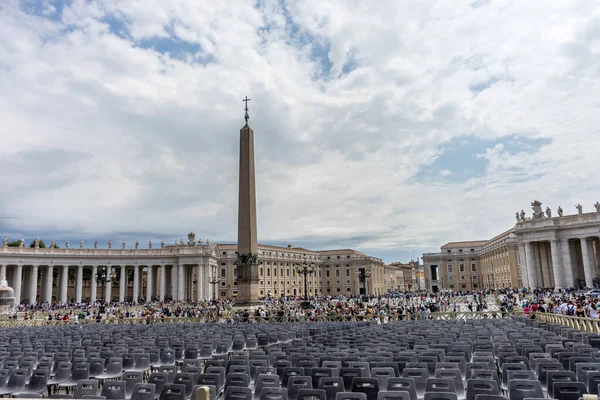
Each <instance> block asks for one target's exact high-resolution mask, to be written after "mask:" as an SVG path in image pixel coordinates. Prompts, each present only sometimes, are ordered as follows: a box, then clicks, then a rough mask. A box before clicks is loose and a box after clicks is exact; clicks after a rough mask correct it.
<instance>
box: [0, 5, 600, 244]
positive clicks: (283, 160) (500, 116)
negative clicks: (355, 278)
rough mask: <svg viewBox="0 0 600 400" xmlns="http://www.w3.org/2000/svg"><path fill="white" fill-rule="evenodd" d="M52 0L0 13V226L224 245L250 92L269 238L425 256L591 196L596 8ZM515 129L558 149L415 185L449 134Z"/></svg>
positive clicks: (264, 229) (599, 41)
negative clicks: (174, 51)
mask: <svg viewBox="0 0 600 400" xmlns="http://www.w3.org/2000/svg"><path fill="white" fill-rule="evenodd" d="M46 5H47V7H40V8H39V12H38V13H37V14H38V15H33V14H34V11H32V10H33V9H34V8H32V7H25V5H24V4H18V3H17V2H16V1H11V2H7V3H5V5H0V71H1V72H0V118H1V119H2V121H3V123H2V125H1V126H0V141H1V143H2V146H1V148H0V166H2V170H3V174H2V177H1V178H0V187H1V188H2V194H3V195H2V196H0V209H1V210H2V211H1V212H0V214H1V215H0V218H7V219H0V224H1V225H0V233H3V232H5V233H6V234H17V233H22V232H24V234H26V233H30V232H55V231H59V230H60V231H61V232H66V233H63V234H64V235H72V236H71V237H70V239H71V240H74V239H77V237H78V236H90V237H93V236H110V235H112V236H114V237H113V239H114V240H117V239H118V238H117V237H116V236H117V235H118V234H119V232H140V235H144V234H145V232H147V233H148V235H149V234H150V233H151V234H157V235H158V234H160V235H163V236H164V237H165V238H173V239H174V238H179V237H180V236H181V234H182V232H188V231H190V230H195V231H196V232H197V234H198V235H200V236H202V237H207V236H208V237H211V238H214V239H215V240H234V239H235V237H236V234H235V231H236V216H237V205H236V203H237V189H236V179H237V144H238V133H237V132H238V129H239V127H240V125H241V124H242V121H243V120H242V117H243V110H242V103H241V98H242V97H243V96H244V95H249V96H250V97H251V98H252V101H251V102H250V109H251V111H250V114H251V118H252V119H251V125H252V126H253V128H254V129H255V131H256V139H255V141H256V144H255V145H256V151H257V173H258V176H257V185H258V202H259V217H260V220H259V236H260V238H261V239H262V240H263V241H285V242H291V243H294V241H301V240H303V241H307V242H311V243H319V242H320V241H321V242H323V243H337V244H339V245H340V246H345V245H352V246H354V247H357V248H359V249H361V248H368V249H383V250H386V251H390V250H398V251H399V250H402V249H409V248H410V249H420V250H433V249H435V247H437V246H439V245H441V244H442V243H443V242H445V241H449V240H461V239H481V238H487V237H491V236H493V235H495V234H497V233H499V232H500V231H501V230H503V229H506V228H508V227H509V226H510V224H511V223H512V215H513V214H514V211H516V210H517V209H521V208H526V207H527V205H528V204H529V203H528V201H529V200H527V201H525V202H524V201H523V199H533V198H534V197H535V198H539V199H540V200H542V201H544V202H545V204H546V203H550V204H549V205H551V206H552V207H553V208H556V206H557V205H558V204H559V203H562V204H576V203H579V202H581V203H582V204H585V203H586V202H587V203H589V204H590V207H591V204H592V203H593V202H594V201H596V200H597V199H598V198H600V194H599V193H598V189H597V185H595V182H597V173H598V166H599V164H598V162H597V155H596V152H597V151H596V150H595V149H597V148H598V147H600V135H599V134H598V133H599V132H598V126H600V117H599V115H600V114H599V113H598V112H597V110H598V107H599V106H600V98H598V96H597V93H598V92H599V89H600V88H599V87H598V86H599V84H598V82H600V80H599V79H598V78H599V75H600V71H599V70H598V69H597V68H596V65H597V61H598V57H599V54H600V31H599V30H598V28H597V27H598V20H599V18H600V6H598V4H597V2H595V1H591V0H590V1H573V2H560V1H547V2H539V3H536V2H512V1H508V0H502V1H500V0H498V1H490V2H485V3H481V4H479V6H478V7H472V6H471V5H470V4H469V3H466V2H465V3H462V4H457V3H456V2H452V1H442V2H422V1H407V2H396V1H389V2H388V1H378V2H355V3H352V4H351V5H350V4H349V3H345V2H330V1H319V2H315V1H312V0H310V1H308V0H306V1H294V2H284V3H283V4H282V3H280V2H278V1H274V0H273V1H267V0H265V1H262V2H260V3H259V7H255V6H254V2H250V1H248V2H236V3H235V7H232V6H231V3H227V2H189V1H188V2H185V1H176V2H164V1H159V0H144V1H136V2H131V1H127V0H106V1H98V2H87V1H83V0H73V1H72V2H71V4H70V5H69V6H67V7H64V8H61V7H60V6H59V2H53V3H52V5H50V4H49V3H48V4H46ZM55 9H56V11H54V10H55ZM57 13H60V15H59V18H58V19H51V18H48V17H47V16H48V15H51V14H52V15H56V14H57ZM111 21H112V22H111ZM109 22H111V23H113V22H114V23H118V24H121V25H122V26H123V28H122V29H123V30H124V31H123V32H120V34H115V32H112V31H111V28H110V25H109ZM157 38H162V39H169V40H172V41H173V43H179V44H195V45H198V46H199V48H200V50H199V54H195V55H193V54H190V57H188V58H174V57H172V56H169V55H168V54H161V53H160V52H158V51H157V50H155V48H152V47H150V48H148V47H147V46H146V45H145V44H146V42H152V41H153V40H156V39H157ZM315 44H318V48H316V47H314V46H315ZM315 49H325V50H324V51H321V53H319V52H318V51H316V52H315ZM199 60H211V62H209V63H208V64H203V63H200V62H198V61H199ZM349 62H351V63H353V65H354V69H353V70H351V71H350V72H347V73H345V72H344V70H343V69H344V66H345V65H347V64H348V63H349ZM327 63H331V69H330V70H329V71H325V74H322V72H323V68H324V66H326V65H327ZM474 88H477V90H475V89H474ZM514 134H519V135H521V136H522V137H528V138H540V137H544V138H549V139H551V140H552V143H551V144H549V145H547V146H543V147H541V148H540V149H537V151H526V152H525V151H523V152H510V151H507V150H506V149H504V148H503V147H501V146H496V147H494V148H490V149H488V150H487V151H485V152H483V153H482V154H483V158H484V159H485V160H486V161H487V162H488V168H487V170H486V173H485V176H484V177H480V178H473V179H471V180H468V181H466V182H464V183H443V182H445V180H444V179H442V178H444V177H447V176H450V175H452V176H454V175H456V174H453V171H452V170H451V168H446V169H444V170H442V171H440V174H439V175H440V182H438V183H435V182H434V183H428V184H423V183H419V182H415V180H414V177H415V175H416V174H417V173H418V172H419V170H420V169H421V168H422V167H424V166H426V165H429V164H431V162H432V160H434V159H435V158H436V157H439V155H440V152H441V150H440V148H441V147H442V145H443V144H444V143H446V142H448V141H449V140H451V139H452V138H455V137H458V136H467V135H476V136H479V137H484V138H487V139H499V140H500V139H501V138H503V137H505V136H512V135H514ZM534 150H536V149H534ZM3 221H9V222H3ZM466 221H469V222H468V223H467V222H466ZM31 235H32V236H39V235H35V234H33V233H32V234H31ZM338 238H339V240H337V239H338ZM140 239H144V238H142V237H141V236H140ZM317 247H318V246H317ZM372 252H374V253H375V255H377V254H376V253H377V251H376V250H374V251H372Z"/></svg>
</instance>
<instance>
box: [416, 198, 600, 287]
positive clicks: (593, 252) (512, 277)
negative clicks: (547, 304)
mask: <svg viewBox="0 0 600 400" xmlns="http://www.w3.org/2000/svg"><path fill="white" fill-rule="evenodd" d="M531 207H532V209H533V214H532V216H530V217H529V216H527V215H526V214H525V212H524V211H521V212H520V213H517V214H516V216H515V217H516V220H517V222H516V224H515V225H514V226H513V227H512V228H511V229H509V230H507V231H505V232H503V233H501V234H499V235H498V236H496V237H494V238H492V239H490V240H485V241H476V242H456V243H457V244H459V250H460V249H461V247H462V250H463V252H461V254H465V253H464V251H465V250H466V249H465V248H466V247H469V246H467V245H468V244H469V243H471V244H472V246H471V248H470V249H469V253H470V257H469V258H470V261H471V262H472V263H474V264H476V266H475V267H473V268H477V273H475V272H473V273H472V282H471V283H472V284H471V286H470V287H471V288H472V289H479V288H500V287H513V288H519V287H545V288H555V289H559V288H565V287H572V288H593V287H598V286H599V283H600V282H599V280H598V277H599V276H600V203H599V202H596V203H595V204H594V207H595V209H596V211H595V212H588V213H584V212H583V207H582V206H581V205H577V206H576V210H577V213H576V214H572V215H564V213H563V210H562V208H561V207H558V210H557V215H556V216H553V215H552V210H551V209H550V208H548V207H546V209H545V211H543V210H542V203H541V202H539V201H534V202H532V203H531ZM477 244H479V246H477ZM449 245H452V246H450V247H453V246H454V244H452V243H449V244H448V245H444V246H442V252H440V253H425V254H423V264H424V267H425V276H426V281H427V287H428V289H429V290H441V289H455V290H460V289H466V288H469V284H468V282H466V283H463V282H464V281H468V279H469V278H468V276H467V275H465V276H464V280H463V279H462V277H459V279H460V280H461V281H463V282H461V284H460V286H458V287H457V286H456V284H454V285H453V283H452V281H451V280H452V279H454V280H455V279H456V276H455V277H454V278H450V277H449V274H451V273H449V272H448V265H451V266H452V268H451V270H452V271H453V268H454V265H455V264H456V261H455V259H453V258H451V257H447V256H445V255H446V254H445V253H448V254H447V255H450V254H451V253H452V254H453V253H454V252H452V251H449V250H451V249H449V248H448V246H449Z"/></svg>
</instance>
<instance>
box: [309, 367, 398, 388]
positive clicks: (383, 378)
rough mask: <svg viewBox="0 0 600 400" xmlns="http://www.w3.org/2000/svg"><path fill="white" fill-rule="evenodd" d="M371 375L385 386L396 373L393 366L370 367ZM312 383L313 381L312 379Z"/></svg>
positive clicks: (380, 384) (382, 386) (381, 385)
mask: <svg viewBox="0 0 600 400" xmlns="http://www.w3.org/2000/svg"><path fill="white" fill-rule="evenodd" d="M371 377H373V378H377V380H379V387H380V388H386V387H387V381H388V379H389V378H395V377H396V373H395V372H394V369H393V368H371ZM313 385H314V381H313Z"/></svg>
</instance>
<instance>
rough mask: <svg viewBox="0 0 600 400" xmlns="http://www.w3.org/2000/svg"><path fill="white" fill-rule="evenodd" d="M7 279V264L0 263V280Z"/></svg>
mask: <svg viewBox="0 0 600 400" xmlns="http://www.w3.org/2000/svg"><path fill="white" fill-rule="evenodd" d="M5 280H6V265H4V264H3V265H0V281H5Z"/></svg>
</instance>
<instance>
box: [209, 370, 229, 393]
mask: <svg viewBox="0 0 600 400" xmlns="http://www.w3.org/2000/svg"><path fill="white" fill-rule="evenodd" d="M204 373H205V374H216V375H218V377H219V382H218V384H217V385H216V386H217V389H220V388H222V387H223V385H225V376H226V375H227V374H226V373H225V367H208V368H206V369H205V370H204Z"/></svg>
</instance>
